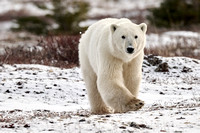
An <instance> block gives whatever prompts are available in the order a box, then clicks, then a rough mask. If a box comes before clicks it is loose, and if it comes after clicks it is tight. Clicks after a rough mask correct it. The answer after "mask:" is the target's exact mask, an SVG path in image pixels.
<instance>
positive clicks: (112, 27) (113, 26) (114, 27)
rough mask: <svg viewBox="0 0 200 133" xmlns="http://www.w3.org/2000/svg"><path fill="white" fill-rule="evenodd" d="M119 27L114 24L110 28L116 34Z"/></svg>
mask: <svg viewBox="0 0 200 133" xmlns="http://www.w3.org/2000/svg"><path fill="white" fill-rule="evenodd" d="M117 27H118V25H116V24H112V25H111V26H110V29H111V32H112V33H113V32H115V30H116V29H117Z"/></svg>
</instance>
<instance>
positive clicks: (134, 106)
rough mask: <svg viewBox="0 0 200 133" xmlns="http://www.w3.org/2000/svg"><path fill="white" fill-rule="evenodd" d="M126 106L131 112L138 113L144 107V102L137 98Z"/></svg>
mask: <svg viewBox="0 0 200 133" xmlns="http://www.w3.org/2000/svg"><path fill="white" fill-rule="evenodd" d="M126 106H127V108H128V110H129V111H136V110H139V109H140V108H142V107H143V106H144V101H141V100H139V99H137V98H133V99H131V100H130V101H129V102H128V104H127V105H126Z"/></svg>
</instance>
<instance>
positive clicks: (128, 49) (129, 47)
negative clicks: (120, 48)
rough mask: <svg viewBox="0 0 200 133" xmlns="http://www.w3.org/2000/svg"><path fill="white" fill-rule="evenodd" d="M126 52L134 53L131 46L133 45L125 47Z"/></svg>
mask: <svg viewBox="0 0 200 133" xmlns="http://www.w3.org/2000/svg"><path fill="white" fill-rule="evenodd" d="M126 52H127V53H128V54H133V53H134V48H133V46H128V47H127V48H126Z"/></svg>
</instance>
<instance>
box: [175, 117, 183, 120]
mask: <svg viewBox="0 0 200 133" xmlns="http://www.w3.org/2000/svg"><path fill="white" fill-rule="evenodd" d="M176 119H177V120H182V119H185V118H184V117H180V118H176Z"/></svg>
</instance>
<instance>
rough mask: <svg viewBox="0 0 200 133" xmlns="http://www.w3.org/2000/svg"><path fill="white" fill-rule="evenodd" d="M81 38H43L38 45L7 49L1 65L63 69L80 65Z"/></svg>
mask: <svg viewBox="0 0 200 133" xmlns="http://www.w3.org/2000/svg"><path fill="white" fill-rule="evenodd" d="M79 38H80V36H64V35H62V36H50V37H45V38H41V39H40V40H39V41H38V45H37V46H34V47H31V48H25V47H23V46H19V47H16V48H5V54H4V55H1V56H0V61H1V62H0V64H43V65H49V66H56V67H62V68H71V67H74V66H78V65H79V61H78V43H79Z"/></svg>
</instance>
